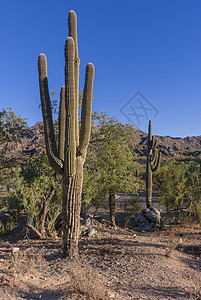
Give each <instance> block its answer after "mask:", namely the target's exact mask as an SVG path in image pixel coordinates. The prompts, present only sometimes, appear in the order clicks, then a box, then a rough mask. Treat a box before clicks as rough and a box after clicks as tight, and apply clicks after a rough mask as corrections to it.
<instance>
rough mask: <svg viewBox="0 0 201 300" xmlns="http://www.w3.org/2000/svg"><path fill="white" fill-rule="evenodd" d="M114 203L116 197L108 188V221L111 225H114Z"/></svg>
mask: <svg viewBox="0 0 201 300" xmlns="http://www.w3.org/2000/svg"><path fill="white" fill-rule="evenodd" d="M115 204H116V199H115V192H114V191H112V190H110V191H109V205H110V222H111V226H113V227H115V226H116V224H115Z"/></svg>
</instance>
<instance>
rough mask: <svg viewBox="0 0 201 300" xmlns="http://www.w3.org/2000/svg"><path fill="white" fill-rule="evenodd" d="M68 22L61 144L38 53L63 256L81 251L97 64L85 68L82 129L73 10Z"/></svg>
mask: <svg viewBox="0 0 201 300" xmlns="http://www.w3.org/2000/svg"><path fill="white" fill-rule="evenodd" d="M68 24H69V35H70V36H69V37H68V38H67V40H66V44H65V86H63V87H62V88H61V93H60V109H59V138H58V145H57V144H56V141H55V135H54V126H53V121H52V113H51V102H50V97H49V91H48V81H47V60H46V57H45V55H44V54H40V55H39V59H38V68H39V84H40V95H41V104H42V112H43V121H44V131H45V141H46V150H47V155H48V158H49V161H50V164H51V165H52V167H53V168H54V170H55V171H56V172H58V173H61V174H62V190H63V202H62V216H63V255H64V257H66V256H69V257H73V256H76V255H77V254H78V240H79V230H80V210H81V193H82V181H83V164H84V162H85V158H86V152H87V147H88V143H89V139H90V132H91V109H92V90H93V78H94V66H93V64H91V63H89V64H88V65H87V67H86V73H85V85H84V91H83V100H82V112H81V128H80V130H79V119H78V106H79V105H78V99H79V94H78V91H79V56H78V45H77V17H76V14H75V12H74V11H70V13H69V16H68Z"/></svg>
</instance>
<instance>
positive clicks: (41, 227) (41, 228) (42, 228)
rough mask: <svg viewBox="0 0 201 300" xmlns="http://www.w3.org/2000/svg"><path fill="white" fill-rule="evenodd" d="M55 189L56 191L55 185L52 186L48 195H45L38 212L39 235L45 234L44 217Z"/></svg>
mask: <svg viewBox="0 0 201 300" xmlns="http://www.w3.org/2000/svg"><path fill="white" fill-rule="evenodd" d="M55 191H56V187H53V186H52V187H51V190H50V193H49V195H48V196H47V197H46V199H45V200H44V202H43V207H42V209H41V211H40V214H39V232H40V234H41V236H43V237H45V236H46V231H45V219H46V216H47V213H48V211H49V210H48V207H49V204H50V201H51V200H52V198H53V196H54V194H55Z"/></svg>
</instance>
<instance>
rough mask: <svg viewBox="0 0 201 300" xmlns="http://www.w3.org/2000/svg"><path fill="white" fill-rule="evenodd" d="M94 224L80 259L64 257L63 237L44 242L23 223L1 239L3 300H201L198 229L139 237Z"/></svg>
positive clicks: (200, 233)
mask: <svg viewBox="0 0 201 300" xmlns="http://www.w3.org/2000/svg"><path fill="white" fill-rule="evenodd" d="M117 223H118V222H117ZM92 224H93V225H92V227H93V235H92V236H91V237H87V236H86V235H85V234H83V233H82V235H81V238H80V243H79V257H78V258H77V259H74V260H68V259H63V258H62V239H61V238H58V237H57V238H48V239H45V240H38V239H36V238H34V236H33V235H32V234H31V233H30V232H27V230H26V229H25V227H24V225H25V224H23V222H21V223H19V225H18V226H17V227H16V228H15V229H14V230H12V231H11V233H10V234H7V235H1V239H0V299H5V300H6V299H7V300H11V299H150V300H151V299H158V300H159V299H160V300H162V299H201V230H200V227H199V226H198V225H196V224H191V225H190V226H189V225H188V226H187V225H186V226H185V227H181V226H173V225H172V226H169V227H168V228H167V229H166V230H165V231H161V230H158V231H156V232H135V231H134V230H133V229H132V226H130V228H123V227H119V226H117V227H116V228H112V227H110V225H109V222H108V221H107V220H106V219H104V218H101V217H99V218H93V219H92Z"/></svg>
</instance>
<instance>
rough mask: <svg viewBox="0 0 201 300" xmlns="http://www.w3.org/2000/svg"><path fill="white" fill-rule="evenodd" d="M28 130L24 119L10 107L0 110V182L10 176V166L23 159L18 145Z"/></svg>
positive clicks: (16, 164) (12, 166) (28, 132)
mask: <svg viewBox="0 0 201 300" xmlns="http://www.w3.org/2000/svg"><path fill="white" fill-rule="evenodd" d="M29 134H30V131H29V130H28V129H27V127H26V120H25V119H24V118H22V117H21V116H17V115H16V114H15V112H14V111H13V110H12V108H7V109H6V108H3V109H2V110H1V111H0V182H1V183H5V182H7V181H8V178H9V177H10V171H11V169H12V168H14V167H16V166H18V164H19V163H21V162H22V161H23V160H24V155H23V153H22V150H20V149H18V145H19V144H20V143H21V142H22V140H23V137H24V136H28V135H29Z"/></svg>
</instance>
